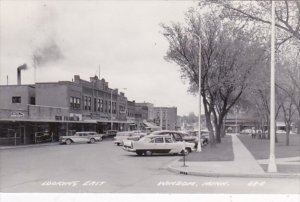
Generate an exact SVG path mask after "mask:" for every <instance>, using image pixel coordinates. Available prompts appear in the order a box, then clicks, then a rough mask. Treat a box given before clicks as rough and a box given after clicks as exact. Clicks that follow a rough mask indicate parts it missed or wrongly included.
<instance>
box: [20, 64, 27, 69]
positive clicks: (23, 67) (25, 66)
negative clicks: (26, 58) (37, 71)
mask: <svg viewBox="0 0 300 202" xmlns="http://www.w3.org/2000/svg"><path fill="white" fill-rule="evenodd" d="M26 69H28V67H27V64H26V63H24V64H23V65H21V66H19V67H18V70H26Z"/></svg>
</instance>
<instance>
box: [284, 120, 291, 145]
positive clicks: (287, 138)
mask: <svg viewBox="0 0 300 202" xmlns="http://www.w3.org/2000/svg"><path fill="white" fill-rule="evenodd" d="M290 131H291V128H290V126H289V125H288V126H287V127H286V142H285V145H286V146H289V145H290Z"/></svg>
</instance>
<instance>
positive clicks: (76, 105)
mask: <svg viewBox="0 0 300 202" xmlns="http://www.w3.org/2000/svg"><path fill="white" fill-rule="evenodd" d="M70 108H71V109H80V98H76V97H70Z"/></svg>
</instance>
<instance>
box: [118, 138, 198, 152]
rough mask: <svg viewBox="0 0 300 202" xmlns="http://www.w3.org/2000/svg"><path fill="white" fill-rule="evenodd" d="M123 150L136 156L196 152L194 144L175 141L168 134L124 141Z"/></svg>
mask: <svg viewBox="0 0 300 202" xmlns="http://www.w3.org/2000/svg"><path fill="white" fill-rule="evenodd" d="M123 149H124V150H125V151H128V152H135V153H136V154H137V155H139V156H141V155H145V156H151V155H152V154H185V153H189V152H192V151H194V150H196V144H195V143H191V142H185V141H176V140H175V139H174V138H173V136H171V135H169V134H164V135H161V134H159V135H155V134H150V135H147V136H145V137H143V138H141V139H140V140H138V141H131V140H125V141H124V146H123Z"/></svg>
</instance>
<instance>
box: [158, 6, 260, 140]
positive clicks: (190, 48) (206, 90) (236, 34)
mask: <svg viewBox="0 0 300 202" xmlns="http://www.w3.org/2000/svg"><path fill="white" fill-rule="evenodd" d="M162 27H163V29H164V35H165V36H166V38H167V40H168V41H169V44H170V45H169V50H168V52H167V56H166V60H167V61H172V62H175V63H177V64H178V65H179V66H180V68H181V73H182V77H183V78H185V79H187V80H188V81H189V83H190V91H192V92H195V89H197V86H198V85H199V81H198V75H199V72H198V68H199V57H198V55H199V45H198V42H199V41H198V40H197V37H196V39H195V37H193V36H192V35H191V33H192V34H194V35H197V36H199V37H200V39H201V40H200V41H201V47H202V48H201V60H202V65H201V72H202V73H201V95H202V97H203V104H204V109H205V116H206V123H207V127H208V129H209V131H210V138H211V140H212V144H214V138H215V137H216V141H217V143H220V142H221V129H222V126H223V121H224V118H225V116H226V114H227V113H228V111H229V110H230V108H231V107H232V106H233V105H234V104H235V103H236V102H237V100H238V99H239V97H240V96H241V95H242V93H243V91H244V90H245V89H246V88H247V86H248V83H249V79H248V78H249V76H250V75H251V73H252V72H253V71H252V70H253V68H255V67H258V66H259V65H260V62H261V60H262V57H263V56H264V49H263V48H262V46H261V44H259V43H257V42H256V41H255V40H251V39H252V36H253V34H252V33H251V31H249V30H244V29H243V27H241V26H239V25H235V24H232V23H230V22H224V21H222V19H221V18H220V17H219V16H218V15H216V14H215V13H214V12H211V13H207V14H202V13H200V12H199V11H196V10H193V9H191V10H189V12H187V13H186V23H185V24H180V23H172V24H171V25H162ZM212 114H213V116H214V121H213V123H214V125H215V128H216V131H215V132H216V136H215V137H214V135H213V134H214V133H213V132H214V131H213V129H212V128H213V127H212V125H211V115H212Z"/></svg>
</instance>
